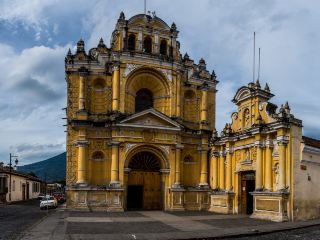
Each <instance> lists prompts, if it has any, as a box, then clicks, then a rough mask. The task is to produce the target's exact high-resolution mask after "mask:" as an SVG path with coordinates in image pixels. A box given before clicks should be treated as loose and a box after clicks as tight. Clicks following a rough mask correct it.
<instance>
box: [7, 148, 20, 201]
mask: <svg viewBox="0 0 320 240" xmlns="http://www.w3.org/2000/svg"><path fill="white" fill-rule="evenodd" d="M12 158H16V159H15V160H14V163H15V165H14V167H16V166H17V165H18V162H19V161H18V156H14V155H12V154H11V153H10V162H9V202H11V171H12Z"/></svg>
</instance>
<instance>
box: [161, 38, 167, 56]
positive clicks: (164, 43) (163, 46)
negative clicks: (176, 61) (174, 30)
mask: <svg viewBox="0 0 320 240" xmlns="http://www.w3.org/2000/svg"><path fill="white" fill-rule="evenodd" d="M160 54H161V55H167V41H166V40H161V43H160Z"/></svg>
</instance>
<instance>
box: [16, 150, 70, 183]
mask: <svg viewBox="0 0 320 240" xmlns="http://www.w3.org/2000/svg"><path fill="white" fill-rule="evenodd" d="M66 156H67V155H66V152H64V153H61V154H59V155H57V156H54V157H52V158H49V159H47V160H43V161H40V162H36V163H32V164H28V165H24V166H21V167H18V171H21V172H25V173H30V172H33V173H35V174H36V175H37V177H39V178H41V179H42V180H44V181H46V182H57V181H62V180H65V179H66Z"/></svg>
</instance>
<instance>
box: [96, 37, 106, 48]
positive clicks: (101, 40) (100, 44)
mask: <svg viewBox="0 0 320 240" xmlns="http://www.w3.org/2000/svg"><path fill="white" fill-rule="evenodd" d="M105 47H106V45H105V44H104V41H103V39H102V38H100V41H99V44H98V48H105Z"/></svg>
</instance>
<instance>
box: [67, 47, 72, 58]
mask: <svg viewBox="0 0 320 240" xmlns="http://www.w3.org/2000/svg"><path fill="white" fill-rule="evenodd" d="M71 55H72V53H71V49H70V48H69V50H68V53H67V56H71Z"/></svg>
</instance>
